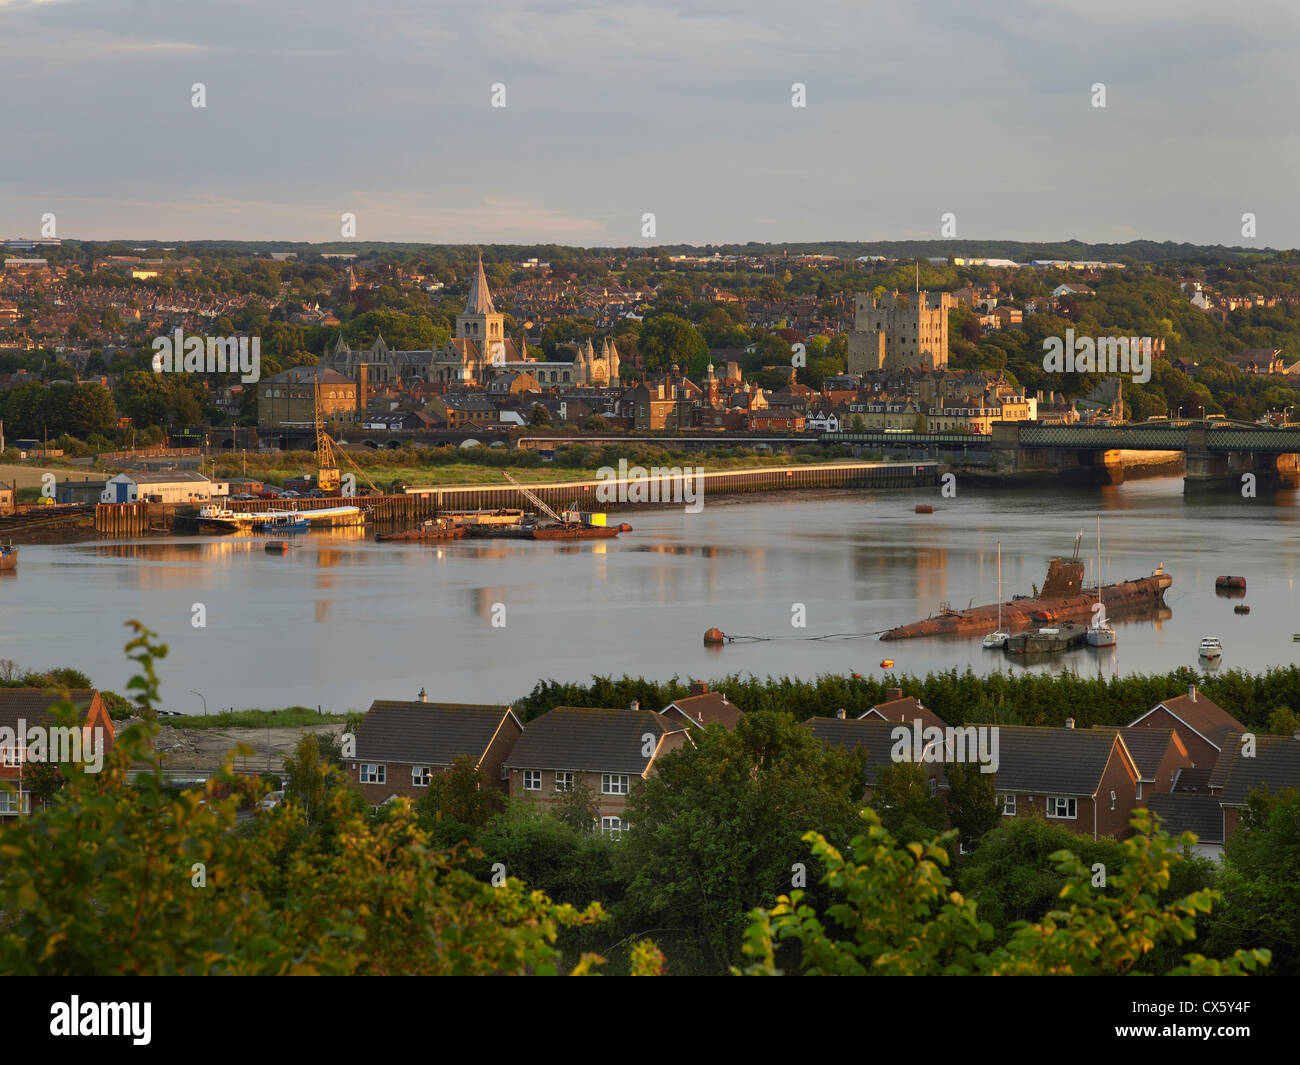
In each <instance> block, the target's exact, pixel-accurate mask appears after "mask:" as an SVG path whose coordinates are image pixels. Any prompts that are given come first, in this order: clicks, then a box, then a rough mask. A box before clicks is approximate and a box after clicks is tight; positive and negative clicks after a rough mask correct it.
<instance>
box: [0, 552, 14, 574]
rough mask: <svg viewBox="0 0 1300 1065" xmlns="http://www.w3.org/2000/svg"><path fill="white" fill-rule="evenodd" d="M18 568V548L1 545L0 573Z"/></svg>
mask: <svg viewBox="0 0 1300 1065" xmlns="http://www.w3.org/2000/svg"><path fill="white" fill-rule="evenodd" d="M17 568H18V548H16V547H12V546H10V547H0V573H2V572H4V571H5V570H10V569H17Z"/></svg>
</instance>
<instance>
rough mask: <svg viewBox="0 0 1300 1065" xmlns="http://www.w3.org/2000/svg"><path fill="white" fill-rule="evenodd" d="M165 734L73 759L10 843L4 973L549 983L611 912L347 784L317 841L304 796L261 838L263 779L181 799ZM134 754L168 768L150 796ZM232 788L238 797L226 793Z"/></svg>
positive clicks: (153, 692)
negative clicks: (162, 746)
mask: <svg viewBox="0 0 1300 1065" xmlns="http://www.w3.org/2000/svg"><path fill="white" fill-rule="evenodd" d="M135 628H136V629H137V636H136V638H135V639H134V640H133V641H132V642H131V643H130V644H128V651H129V652H134V654H133V655H132V657H133V658H134V659H135V660H136V661H137V662H138V663H139V664H140V665H141V667H142V675H141V676H138V677H136V678H134V679H133V680H132V681H131V683H130V685H129V687H130V688H132V689H133V690H135V692H136V693H137V698H138V699H139V700H140V701H141V703H142V704H144V705H146V706H152V705H153V704H154V703H155V702H156V698H157V678H156V676H155V675H154V671H153V660H154V658H155V657H157V656H159V655H161V654H164V653H165V652H166V648H165V647H161V646H156V645H153V644H151V643H150V642H149V638H150V636H151V635H152V634H151V633H149V632H147V631H146V630H144V629H142V628H141V627H140V626H139V625H135ZM152 730H153V726H151V725H149V724H147V723H144V724H140V725H136V726H133V727H131V728H129V729H127V730H125V731H124V732H123V733H122V734H121V735H120V736H119V737H118V744H117V747H116V749H115V751H114V752H113V754H112V755H111V756H110V757H109V758H108V759H106V761H105V765H104V769H103V771H102V772H100V773H98V774H86V773H83V772H81V771H80V767H79V766H70V765H65V766H61V767H60V769H61V771H62V772H63V775H64V776H65V777H66V778H67V783H66V786H65V788H64V789H63V790H62V792H61V795H60V801H59V802H58V803H57V804H56V805H54V806H52V807H51V808H50V809H48V810H45V811H40V812H37V813H36V814H35V815H34V816H32V817H30V818H22V819H19V820H18V821H17V823H15V824H13V825H11V826H8V827H7V828H6V829H5V830H4V831H3V833H0V914H3V915H4V917H3V921H2V923H0V971H3V972H6V973H10V974H25V975H34V974H43V975H53V974H63V975H89V974H96V975H98V974H119V973H135V974H173V973H176V974H190V975H199V974H208V975H215V974H241V975H252V974H268V975H271V974H313V973H321V974H389V973H418V974H475V973H482V974H488V973H529V974H546V973H555V972H558V971H560V966H561V960H562V959H561V956H560V952H559V951H558V950H557V949H556V947H555V945H554V944H555V938H556V934H557V932H558V930H559V929H560V928H562V927H571V926H575V925H580V924H584V923H590V922H594V921H597V920H599V919H600V918H601V916H602V914H601V909H600V907H599V906H598V905H595V904H593V905H591V906H588V907H587V908H586V909H584V910H579V909H576V908H574V907H572V906H561V905H556V904H554V903H552V902H551V901H550V900H549V899H547V898H546V897H545V896H544V895H542V894H541V893H540V892H531V893H530V892H529V891H528V890H527V889H526V888H525V887H524V886H523V885H522V884H521V883H519V882H518V881H517V880H505V881H503V882H502V884H501V885H500V886H498V887H494V886H492V885H491V884H490V883H488V882H485V881H483V880H478V879H475V878H474V877H472V876H471V875H469V873H467V872H466V871H465V870H464V869H463V868H461V863H460V859H459V857H458V856H457V855H455V854H454V853H447V852H441V851H437V850H435V849H433V848H431V847H430V846H429V843H428V839H427V837H426V836H425V834H424V833H422V832H420V831H419V829H418V828H416V827H415V825H414V821H413V816H412V814H411V811H410V808H409V807H408V806H407V805H406V804H401V805H400V806H399V807H398V808H397V809H395V810H394V811H393V813H392V816H390V817H388V818H369V817H367V816H366V814H365V812H364V807H362V806H361V805H360V804H359V803H357V802H356V801H355V800H354V799H353V797H352V796H351V794H350V793H349V792H348V791H347V789H344V788H336V789H334V791H333V792H332V795H331V804H330V808H329V810H328V812H327V813H326V814H324V815H323V816H325V817H327V818H328V819H329V821H330V824H331V827H332V831H331V832H330V833H327V834H315V835H307V836H304V835H303V833H302V832H301V831H300V827H301V813H300V811H299V810H298V808H297V807H296V806H295V805H294V803H292V802H289V803H286V804H285V805H284V806H283V807H282V808H281V809H280V810H278V811H276V812H274V813H271V814H266V815H262V816H263V817H265V822H264V823H263V824H262V825H261V826H259V827H260V828H261V830H260V831H257V832H254V833H243V832H234V831H231V830H232V829H233V828H234V825H235V808H236V805H237V803H238V801H239V796H240V794H241V793H248V792H250V789H251V793H252V794H255V793H256V789H257V787H258V785H257V783H256V781H254V780H252V779H251V778H242V777H238V776H236V775H235V774H233V773H232V772H231V768H230V765H231V762H229V761H228V762H227V766H226V769H225V771H224V772H222V773H221V774H220V775H219V776H218V777H217V778H215V779H213V780H211V781H209V782H208V785H207V789H206V791H205V792H202V793H200V792H194V791H192V792H185V793H183V794H181V795H175V794H173V793H170V792H169V791H167V790H166V789H165V788H164V787H163V779H162V774H161V771H160V768H159V763H158V761H157V758H156V756H155V755H154V753H153V752H152V750H150V748H149V745H148V739H149V737H150V735H151V733H152ZM132 760H135V761H137V762H146V763H149V764H151V765H152V767H153V768H152V771H151V772H149V773H145V774H142V775H141V777H140V778H139V779H138V780H137V781H136V782H135V786H132V784H131V782H130V781H129V779H128V766H129V764H130V762H131V761H132ZM224 788H230V789H232V791H233V793H232V794H231V795H230V796H229V797H228V798H224V799H221V798H218V796H219V794H220V792H221V791H222V790H224ZM295 844H296V845H295ZM641 956H644V957H646V958H647V959H648V960H651V961H652V960H653V957H652V956H651V955H649V954H646V952H644V951H643V952H642V953H641ZM598 961H599V959H598V958H596V957H595V956H594V955H586V956H584V957H582V958H581V959H580V960H579V961H578V962H577V963H576V965H575V966H574V967H573V968H572V971H573V972H575V973H586V972H590V971H591V969H592V966H593V965H594V964H596V963H597V962H598Z"/></svg>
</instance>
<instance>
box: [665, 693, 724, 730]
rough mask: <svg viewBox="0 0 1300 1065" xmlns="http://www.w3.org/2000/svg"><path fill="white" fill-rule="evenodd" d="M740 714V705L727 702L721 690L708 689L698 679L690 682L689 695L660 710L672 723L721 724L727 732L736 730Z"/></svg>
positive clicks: (701, 726) (700, 726)
mask: <svg viewBox="0 0 1300 1065" xmlns="http://www.w3.org/2000/svg"><path fill="white" fill-rule="evenodd" d="M740 714H741V709H740V707H738V706H737V705H736V704H735V703H730V702H728V701H727V697H726V696H725V695H723V694H722V692H711V691H709V686H708V685H707V684H705V683H704V682H703V681H700V680H695V681H692V682H691V694H690V695H688V696H687V697H686V698H684V699H677V700H675V701H673V702H671V703H669V704H668V705H667V706H665V707H664V708H663V710H661V711H660V716H661V717H665V718H667V719H668V720H669V721H672V722H674V723H677V722H681V721H685V722H686V723H687V724H689V725H691V726H693V727H694V728H703V727H704V726H705V725H721V726H722V727H723V728H725V729H726V730H727V731H728V732H734V731H735V730H736V723H737V722H738V721H739V720H740Z"/></svg>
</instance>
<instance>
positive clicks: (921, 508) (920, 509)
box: [916, 503, 934, 514]
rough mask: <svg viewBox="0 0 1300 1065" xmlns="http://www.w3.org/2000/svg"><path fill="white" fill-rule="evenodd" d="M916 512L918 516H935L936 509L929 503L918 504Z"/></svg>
mask: <svg viewBox="0 0 1300 1065" xmlns="http://www.w3.org/2000/svg"><path fill="white" fill-rule="evenodd" d="M916 512H917V513H918V514H933V513H934V507H932V506H930V504H929V503H918V504H917V505H916Z"/></svg>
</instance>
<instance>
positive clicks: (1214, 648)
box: [1199, 636, 1223, 662]
mask: <svg viewBox="0 0 1300 1065" xmlns="http://www.w3.org/2000/svg"><path fill="white" fill-rule="evenodd" d="M1199 653H1200V657H1201V658H1204V659H1206V660H1208V661H1210V662H1214V661H1217V660H1218V659H1220V658H1222V657H1223V644H1222V643H1220V642H1219V638H1218V637H1217V636H1206V637H1205V638H1204V639H1203V640H1202V641H1201V646H1200V648H1199Z"/></svg>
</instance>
